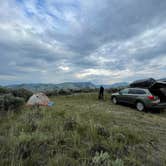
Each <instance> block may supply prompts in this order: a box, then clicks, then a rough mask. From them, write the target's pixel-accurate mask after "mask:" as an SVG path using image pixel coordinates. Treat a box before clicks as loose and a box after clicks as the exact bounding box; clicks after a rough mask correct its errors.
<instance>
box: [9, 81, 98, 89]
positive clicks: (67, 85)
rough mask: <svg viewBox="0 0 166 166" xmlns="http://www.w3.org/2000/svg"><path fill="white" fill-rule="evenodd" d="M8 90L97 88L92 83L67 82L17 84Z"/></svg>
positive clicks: (10, 86)
mask: <svg viewBox="0 0 166 166" xmlns="http://www.w3.org/2000/svg"><path fill="white" fill-rule="evenodd" d="M6 87H7V88H12V89H20V88H24V89H27V90H30V91H52V90H60V89H75V90H76V89H83V88H90V89H95V88H96V86H95V85H94V84H92V83H91V82H65V83H61V84H40V83H39V84H38V83H36V84H16V85H8V86H6Z"/></svg>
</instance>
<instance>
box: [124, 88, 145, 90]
mask: <svg viewBox="0 0 166 166" xmlns="http://www.w3.org/2000/svg"><path fill="white" fill-rule="evenodd" d="M126 89H135V90H148V89H147V88H126Z"/></svg>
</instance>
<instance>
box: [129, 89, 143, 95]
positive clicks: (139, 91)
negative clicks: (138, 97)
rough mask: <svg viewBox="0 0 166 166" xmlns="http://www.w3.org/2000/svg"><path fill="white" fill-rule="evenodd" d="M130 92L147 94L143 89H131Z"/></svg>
mask: <svg viewBox="0 0 166 166" xmlns="http://www.w3.org/2000/svg"><path fill="white" fill-rule="evenodd" d="M128 93H129V94H146V92H145V91H144V90H141V89H129V92H128Z"/></svg>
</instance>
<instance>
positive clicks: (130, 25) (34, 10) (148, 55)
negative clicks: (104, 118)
mask: <svg viewBox="0 0 166 166" xmlns="http://www.w3.org/2000/svg"><path fill="white" fill-rule="evenodd" d="M0 16H1V17H0V84H2V85H6V84H15V83H30V82H32V83H37V82H41V83H60V82H67V81H91V82H93V83H97V84H103V83H105V84H109V83H114V82H119V81H132V80H134V79H140V78H146V77H154V78H162V77H166V0H159V1H158V0H123V1H122V0H0Z"/></svg>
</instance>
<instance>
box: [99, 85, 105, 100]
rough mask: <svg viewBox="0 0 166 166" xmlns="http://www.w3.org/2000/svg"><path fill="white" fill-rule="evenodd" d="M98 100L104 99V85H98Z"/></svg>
mask: <svg viewBox="0 0 166 166" xmlns="http://www.w3.org/2000/svg"><path fill="white" fill-rule="evenodd" d="M99 100H104V87H103V86H100V90H99Z"/></svg>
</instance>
